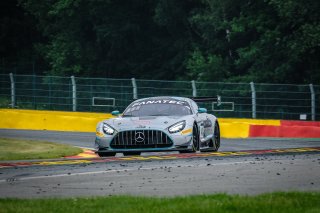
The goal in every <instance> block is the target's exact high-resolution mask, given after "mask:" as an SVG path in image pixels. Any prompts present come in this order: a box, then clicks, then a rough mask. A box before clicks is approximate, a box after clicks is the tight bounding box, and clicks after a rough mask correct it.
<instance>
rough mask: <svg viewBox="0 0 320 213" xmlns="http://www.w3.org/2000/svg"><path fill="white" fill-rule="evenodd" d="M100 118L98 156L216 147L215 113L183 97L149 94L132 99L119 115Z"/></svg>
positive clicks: (211, 149) (217, 144)
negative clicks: (151, 95) (105, 118)
mask: <svg viewBox="0 0 320 213" xmlns="http://www.w3.org/2000/svg"><path fill="white" fill-rule="evenodd" d="M112 115H114V116H117V117H116V118H111V119H108V120H104V121H102V122H99V123H98V125H97V129H96V140H95V148H96V153H98V154H99V156H101V157H102V156H114V155H115V154H116V153H119V152H122V153H123V154H124V155H139V154H140V153H141V152H155V151H179V152H180V153H183V152H196V151H217V150H218V149H219V147H220V129H219V123H218V120H217V118H216V117H215V116H213V115H211V114H207V110H206V109H205V108H199V107H198V105H197V104H196V102H195V101H193V100H192V99H189V98H182V97H152V98H144V99H139V100H136V101H134V102H132V103H131V104H130V105H129V106H128V107H127V108H126V110H125V111H124V112H123V114H122V115H120V113H119V111H113V112H112Z"/></svg>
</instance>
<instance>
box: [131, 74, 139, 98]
mask: <svg viewBox="0 0 320 213" xmlns="http://www.w3.org/2000/svg"><path fill="white" fill-rule="evenodd" d="M131 82H132V88H133V100H136V99H138V89H137V82H136V79H135V78H131Z"/></svg>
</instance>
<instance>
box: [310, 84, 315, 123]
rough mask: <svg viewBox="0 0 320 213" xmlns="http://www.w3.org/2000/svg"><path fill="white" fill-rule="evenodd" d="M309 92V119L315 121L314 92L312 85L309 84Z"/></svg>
mask: <svg viewBox="0 0 320 213" xmlns="http://www.w3.org/2000/svg"><path fill="white" fill-rule="evenodd" d="M309 87H310V92H311V119H312V120H313V121H315V120H316V94H315V92H314V88H313V84H309Z"/></svg>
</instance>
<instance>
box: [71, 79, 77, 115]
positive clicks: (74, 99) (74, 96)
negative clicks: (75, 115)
mask: <svg viewBox="0 0 320 213" xmlns="http://www.w3.org/2000/svg"><path fill="white" fill-rule="evenodd" d="M71 83H72V111H74V112H75V111H77V85H76V80H75V78H74V76H71Z"/></svg>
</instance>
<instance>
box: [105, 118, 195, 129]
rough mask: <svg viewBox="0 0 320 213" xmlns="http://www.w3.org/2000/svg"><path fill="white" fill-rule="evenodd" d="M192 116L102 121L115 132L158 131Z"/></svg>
mask: <svg viewBox="0 0 320 213" xmlns="http://www.w3.org/2000/svg"><path fill="white" fill-rule="evenodd" d="M191 116H192V115H187V116H146V117H119V118H112V119H109V120H106V121H104V122H105V123H107V124H109V125H111V126H112V127H113V128H115V129H116V130H117V131H124V130H129V129H159V130H164V129H166V128H168V127H169V126H171V125H173V124H175V123H177V122H179V121H182V120H187V119H188V118H189V117H191Z"/></svg>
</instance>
